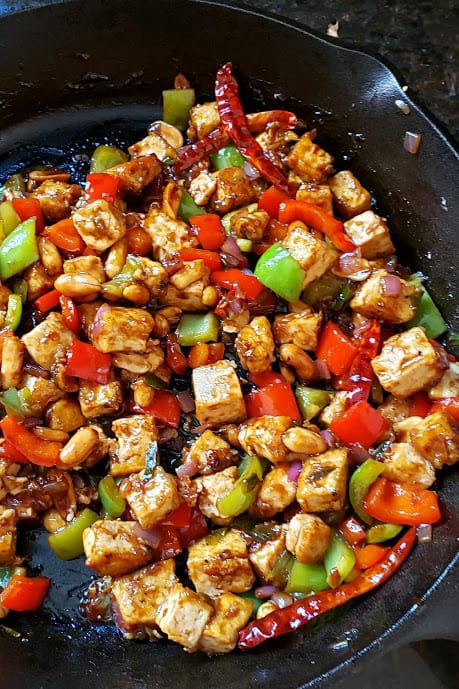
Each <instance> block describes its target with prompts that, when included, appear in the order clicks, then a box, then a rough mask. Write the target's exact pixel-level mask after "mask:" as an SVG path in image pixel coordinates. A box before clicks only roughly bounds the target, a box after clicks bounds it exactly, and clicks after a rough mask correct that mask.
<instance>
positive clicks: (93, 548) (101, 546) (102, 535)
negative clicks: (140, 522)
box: [83, 519, 152, 576]
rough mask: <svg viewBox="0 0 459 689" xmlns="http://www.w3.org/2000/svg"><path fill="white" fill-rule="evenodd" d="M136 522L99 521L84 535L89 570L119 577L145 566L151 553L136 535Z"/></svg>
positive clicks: (86, 530)
mask: <svg viewBox="0 0 459 689" xmlns="http://www.w3.org/2000/svg"><path fill="white" fill-rule="evenodd" d="M136 524H137V522H134V521H130V522H125V521H121V520H119V519H116V520H111V519H99V520H98V521H96V522H94V524H92V525H91V526H90V527H88V528H87V529H85V530H84V532H83V548H84V553H85V555H86V563H85V564H86V567H90V568H91V569H94V570H95V571H96V572H97V574H99V575H101V576H104V575H108V576H120V575H122V574H127V573H128V572H133V571H134V570H135V569H139V567H142V566H143V565H146V564H147V562H149V561H150V560H151V558H152V551H151V549H150V548H149V547H148V545H147V544H146V543H142V541H141V540H140V538H139V536H138V535H137V533H136V532H135V526H136Z"/></svg>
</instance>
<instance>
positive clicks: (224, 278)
mask: <svg viewBox="0 0 459 689" xmlns="http://www.w3.org/2000/svg"><path fill="white" fill-rule="evenodd" d="M210 279H211V281H212V282H213V283H214V285H220V287H225V288H226V289H230V290H235V289H236V288H239V290H240V291H241V293H242V294H243V295H244V297H245V298H246V299H249V300H250V301H254V300H255V299H256V298H257V297H258V296H259V295H260V294H261V293H262V292H263V290H264V286H263V285H262V284H261V282H260V280H259V279H258V278H256V277H255V275H251V274H250V273H244V271H243V270H239V268H229V269H228V270H216V271H215V272H214V273H212V275H211V276H210Z"/></svg>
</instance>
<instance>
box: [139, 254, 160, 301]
mask: <svg viewBox="0 0 459 689" xmlns="http://www.w3.org/2000/svg"><path fill="white" fill-rule="evenodd" d="M136 264H137V267H136V268H135V270H134V272H133V274H132V277H133V279H134V280H135V282H136V283H140V284H142V285H144V286H145V287H146V288H147V289H148V291H149V292H150V294H151V296H152V297H159V296H162V295H163V294H164V291H165V289H166V287H167V282H168V275H167V270H166V269H165V268H164V267H163V266H162V265H161V263H159V262H158V261H152V260H151V259H149V258H147V257H146V256H136Z"/></svg>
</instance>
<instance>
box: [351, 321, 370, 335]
mask: <svg viewBox="0 0 459 689" xmlns="http://www.w3.org/2000/svg"><path fill="white" fill-rule="evenodd" d="M370 325H371V321H370V320H366V321H362V322H361V323H359V324H358V325H356V326H355V327H354V330H353V331H352V334H353V335H354V337H359V336H360V335H363V334H364V333H366V331H367V330H368V328H369V327H370Z"/></svg>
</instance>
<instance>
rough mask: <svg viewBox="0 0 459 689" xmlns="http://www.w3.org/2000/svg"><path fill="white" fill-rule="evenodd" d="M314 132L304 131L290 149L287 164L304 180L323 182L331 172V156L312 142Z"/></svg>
mask: <svg viewBox="0 0 459 689" xmlns="http://www.w3.org/2000/svg"><path fill="white" fill-rule="evenodd" d="M314 137H315V132H306V133H305V134H303V136H301V137H300V138H299V139H298V141H297V142H296V144H295V145H294V146H293V148H292V149H291V151H290V153H289V155H288V157H287V165H288V167H289V168H290V169H291V170H293V172H295V173H296V174H297V175H298V176H299V177H301V179H302V180H303V181H304V182H316V183H320V182H324V181H325V180H326V179H327V177H329V176H330V175H331V174H333V172H334V170H333V156H331V155H330V154H329V153H327V151H324V149H323V148H321V147H320V146H318V145H317V144H316V143H314V141H313V139H314Z"/></svg>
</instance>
